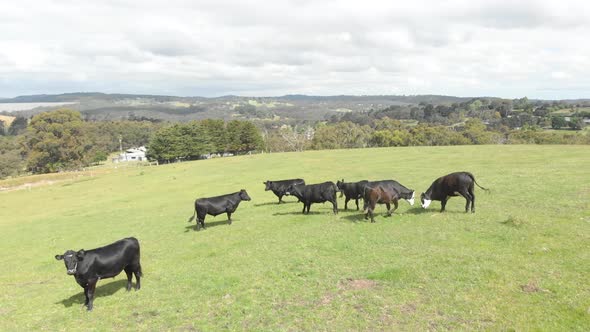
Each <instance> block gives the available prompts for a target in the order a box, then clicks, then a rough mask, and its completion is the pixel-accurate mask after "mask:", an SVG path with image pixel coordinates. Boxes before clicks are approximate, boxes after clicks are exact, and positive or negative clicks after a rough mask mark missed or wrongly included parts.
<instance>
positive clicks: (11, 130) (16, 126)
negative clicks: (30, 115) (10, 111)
mask: <svg viewBox="0 0 590 332" xmlns="http://www.w3.org/2000/svg"><path fill="white" fill-rule="evenodd" d="M26 129H27V119H26V118H23V117H22V116H17V117H16V119H14V120H13V121H12V123H11V124H10V127H8V135H12V136H16V135H20V134H22V133H24V132H25V130H26Z"/></svg>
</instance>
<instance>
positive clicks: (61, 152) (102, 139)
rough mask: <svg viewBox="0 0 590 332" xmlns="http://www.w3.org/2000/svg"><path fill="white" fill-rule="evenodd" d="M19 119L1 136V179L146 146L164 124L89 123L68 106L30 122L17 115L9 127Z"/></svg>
mask: <svg viewBox="0 0 590 332" xmlns="http://www.w3.org/2000/svg"><path fill="white" fill-rule="evenodd" d="M19 119H23V120H19ZM16 122H18V123H19V124H20V125H19V127H18V130H16V131H9V132H8V134H9V135H5V136H1V137H0V178H4V177H7V176H14V175H18V174H20V173H23V172H24V173H29V172H30V173H51V172H59V171H65V170H75V169H79V168H81V167H85V166H89V165H93V164H96V163H98V162H101V161H104V160H106V159H107V156H108V155H109V154H110V153H111V152H114V151H118V150H119V148H120V147H122V148H124V149H127V148H130V147H134V146H141V145H146V144H147V143H148V142H149V139H150V138H151V136H152V134H153V133H154V132H155V131H156V130H157V129H159V128H160V127H161V126H162V124H158V123H152V122H149V121H103V122H87V121H84V120H83V119H82V117H81V115H80V113H79V112H76V111H72V110H68V109H62V110H57V111H52V112H46V113H41V114H38V115H36V116H34V117H33V118H31V119H30V121H28V120H27V119H24V118H16V119H15V120H14V121H13V123H12V125H11V127H10V128H12V127H13V126H14V123H16ZM13 134H14V135H13Z"/></svg>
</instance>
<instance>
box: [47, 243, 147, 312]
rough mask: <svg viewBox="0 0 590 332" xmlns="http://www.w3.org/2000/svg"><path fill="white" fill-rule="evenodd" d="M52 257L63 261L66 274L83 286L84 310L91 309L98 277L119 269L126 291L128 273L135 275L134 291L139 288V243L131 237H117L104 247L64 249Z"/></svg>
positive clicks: (101, 277) (111, 274)
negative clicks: (85, 308) (125, 279)
mask: <svg viewBox="0 0 590 332" xmlns="http://www.w3.org/2000/svg"><path fill="white" fill-rule="evenodd" d="M55 259H57V260H62V259H63V261H64V263H65V264H66V269H67V273H68V274H69V275H73V276H74V278H76V282H78V284H79V285H80V286H82V288H84V296H86V302H84V305H85V306H86V307H87V308H88V311H91V310H92V303H93V302H94V290H95V288H96V283H97V282H98V281H99V280H100V279H104V278H113V277H115V276H116V275H118V274H119V273H121V271H123V270H125V273H126V274H127V291H129V290H131V276H132V274H134V275H135V281H136V283H135V290H139V288H140V287H141V283H140V277H141V276H142V273H141V264H140V263H139V242H138V241H137V239H136V238H134V237H129V238H126V239H122V240H119V241H117V242H115V243H112V244H109V245H107V246H104V247H100V248H96V249H91V250H84V249H80V250H78V251H74V250H68V251H66V252H65V253H64V254H63V255H55Z"/></svg>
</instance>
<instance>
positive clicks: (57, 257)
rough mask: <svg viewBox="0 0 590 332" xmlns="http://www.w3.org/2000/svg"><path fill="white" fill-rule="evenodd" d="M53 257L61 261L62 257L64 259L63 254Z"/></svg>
mask: <svg viewBox="0 0 590 332" xmlns="http://www.w3.org/2000/svg"><path fill="white" fill-rule="evenodd" d="M55 259H57V260H58V261H61V260H62V259H64V255H55Z"/></svg>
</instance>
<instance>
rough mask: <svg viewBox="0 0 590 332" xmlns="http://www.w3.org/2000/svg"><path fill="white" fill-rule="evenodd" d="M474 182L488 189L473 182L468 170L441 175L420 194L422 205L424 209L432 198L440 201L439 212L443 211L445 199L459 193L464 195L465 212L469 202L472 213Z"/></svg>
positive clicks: (473, 179)
mask: <svg viewBox="0 0 590 332" xmlns="http://www.w3.org/2000/svg"><path fill="white" fill-rule="evenodd" d="M474 183H475V184H477V186H478V187H480V188H481V189H483V190H486V191H489V190H488V189H486V188H484V187H482V186H480V185H479V184H478V183H477V182H475V178H474V177H473V174H471V173H469V172H456V173H451V174H448V175H445V176H442V177H440V178H438V179H436V180H434V182H432V184H431V185H430V188H428V190H426V192H424V193H422V194H421V195H420V201H421V202H422V207H423V208H424V209H426V208H427V207H428V206H429V205H430V203H431V202H432V201H433V200H434V201H440V203H441V208H440V212H443V211H444V210H445V206H446V205H447V200H448V199H449V198H450V197H452V196H459V195H461V196H463V197H465V200H466V201H467V202H466V204H465V212H469V205H470V204H471V212H472V213H473V212H475V195H474V194H473V184H474Z"/></svg>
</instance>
